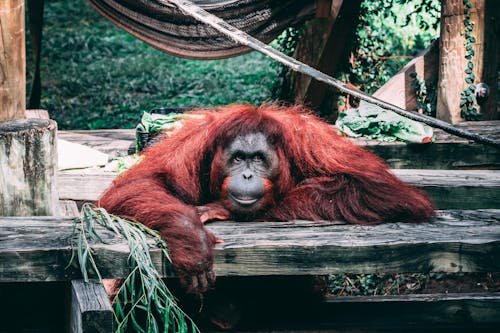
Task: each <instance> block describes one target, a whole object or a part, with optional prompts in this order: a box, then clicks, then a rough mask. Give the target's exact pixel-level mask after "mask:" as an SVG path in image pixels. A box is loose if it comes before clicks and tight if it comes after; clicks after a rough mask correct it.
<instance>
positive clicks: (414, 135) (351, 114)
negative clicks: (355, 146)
mask: <svg viewBox="0 0 500 333" xmlns="http://www.w3.org/2000/svg"><path fill="white" fill-rule="evenodd" d="M335 125H336V126H337V127H338V128H339V129H340V130H341V131H342V132H344V133H345V134H347V135H348V136H351V137H360V136H364V137H367V138H371V139H377V140H381V141H394V140H401V141H406V142H411V143H426V142H431V141H432V136H433V130H432V127H429V126H427V125H425V124H423V123H419V122H417V121H413V120H410V119H408V118H405V117H403V116H400V115H398V114H396V113H394V112H392V111H389V110H384V109H382V108H381V107H378V106H376V105H373V104H368V103H365V102H362V103H360V105H359V108H357V109H349V110H347V111H346V112H341V113H339V117H338V119H337V121H336V122H335Z"/></svg>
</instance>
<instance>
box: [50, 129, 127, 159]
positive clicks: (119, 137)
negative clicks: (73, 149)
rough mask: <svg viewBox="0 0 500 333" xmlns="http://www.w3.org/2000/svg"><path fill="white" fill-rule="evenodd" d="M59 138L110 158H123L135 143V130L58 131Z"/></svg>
mask: <svg viewBox="0 0 500 333" xmlns="http://www.w3.org/2000/svg"><path fill="white" fill-rule="evenodd" d="M58 134H59V138H60V139H64V140H67V141H70V142H74V143H79V144H82V145H85V146H88V147H91V148H95V149H97V150H99V151H101V152H103V153H106V154H109V155H110V157H116V156H125V155H127V154H128V150H129V148H130V146H131V145H133V144H134V142H135V130H133V129H111V130H81V131H59V133H58Z"/></svg>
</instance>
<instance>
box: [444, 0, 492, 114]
mask: <svg viewBox="0 0 500 333" xmlns="http://www.w3.org/2000/svg"><path fill="white" fill-rule="evenodd" d="M466 3H467V5H466ZM499 20H500V1H498V0H469V1H464V0H445V1H443V2H442V11H441V37H440V55H439V82H438V102H437V110H436V111H437V118H438V119H442V120H444V121H447V122H450V123H453V124H455V123H458V122H461V121H464V117H466V118H469V119H470V120H473V119H474V118H470V116H466V115H465V114H464V113H463V110H464V106H463V105H464V97H465V98H467V96H471V97H470V98H471V101H469V102H470V103H471V107H476V108H478V110H479V113H480V115H478V116H477V118H480V119H481V120H492V119H498V113H497V89H498V82H497V81H498V78H497V76H498V66H499V61H500V58H499V50H500V45H499V44H500V40H499V38H498V31H499V29H500V22H499ZM468 29H470V30H468ZM480 83H483V84H486V85H487V86H488V87H489V93H488V97H487V98H486V99H485V100H484V101H483V100H481V99H476V94H475V91H474V89H472V88H470V87H471V85H474V86H476V87H477V86H478V84H480ZM469 88H470V91H469V92H468V95H466V96H464V95H463V93H462V92H463V91H464V90H467V89H469ZM466 93H467V92H466ZM478 102H479V104H478ZM465 110H467V109H465ZM465 120H467V119H465Z"/></svg>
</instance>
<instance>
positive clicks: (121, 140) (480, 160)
mask: <svg viewBox="0 0 500 333" xmlns="http://www.w3.org/2000/svg"><path fill="white" fill-rule="evenodd" d="M456 126H457V127H458V128H463V129H466V130H469V131H473V132H476V133H479V134H481V135H484V136H488V137H491V138H496V139H500V131H498V128H499V127H500V122H499V121H478V122H464V123H460V124H457V125H456ZM434 134H435V139H436V140H435V142H434V143H432V144H428V145H408V144H406V143H403V142H381V141H377V140H369V139H363V138H359V139H351V140H352V141H353V142H355V143H357V144H359V145H361V146H365V147H366V148H368V149H370V150H372V151H373V152H374V153H375V154H377V155H379V156H380V157H382V158H383V159H385V160H386V161H387V162H388V163H389V164H390V165H391V166H392V167H393V168H398V169H399V168H406V169H472V168H480V169H500V154H499V153H498V150H497V149H495V148H492V147H487V146H483V145H478V144H474V143H471V142H469V141H468V140H466V139H461V138H457V137H455V136H453V135H450V134H447V133H446V132H443V131H440V130H435V131H434ZM58 135H59V138H61V139H65V140H68V141H71V142H75V143H80V144H83V145H86V146H89V147H92V148H95V149H97V150H99V151H102V152H104V153H107V154H109V155H110V156H112V157H114V156H123V155H126V154H127V151H128V149H129V148H130V146H131V145H133V143H134V140H135V132H134V130H125V129H120V130H90V131H59V132H58Z"/></svg>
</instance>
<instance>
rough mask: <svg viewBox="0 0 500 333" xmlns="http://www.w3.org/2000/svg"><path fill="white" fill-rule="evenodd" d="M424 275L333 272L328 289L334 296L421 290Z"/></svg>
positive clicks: (403, 292)
mask: <svg viewBox="0 0 500 333" xmlns="http://www.w3.org/2000/svg"><path fill="white" fill-rule="evenodd" d="M425 280H426V275H425V274H420V273H415V274H359V275H356V274H334V275H330V276H329V281H328V282H329V290H330V293H331V294H332V295H336V296H363V295H366V296H367V295H399V294H406V293H412V292H415V291H418V290H421V289H422V288H423V286H424V285H425Z"/></svg>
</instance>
